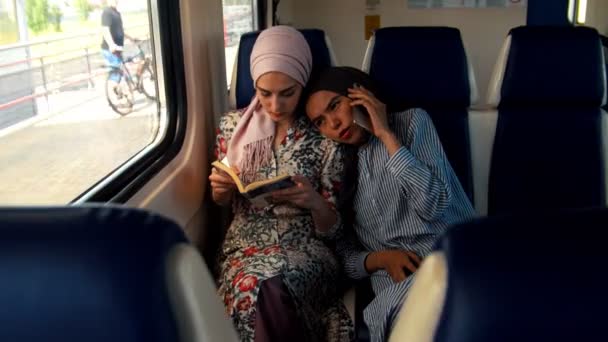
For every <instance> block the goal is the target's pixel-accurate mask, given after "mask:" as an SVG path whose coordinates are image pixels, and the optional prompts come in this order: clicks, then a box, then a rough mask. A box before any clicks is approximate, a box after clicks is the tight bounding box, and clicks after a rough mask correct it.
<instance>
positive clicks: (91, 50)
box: [0, 25, 149, 110]
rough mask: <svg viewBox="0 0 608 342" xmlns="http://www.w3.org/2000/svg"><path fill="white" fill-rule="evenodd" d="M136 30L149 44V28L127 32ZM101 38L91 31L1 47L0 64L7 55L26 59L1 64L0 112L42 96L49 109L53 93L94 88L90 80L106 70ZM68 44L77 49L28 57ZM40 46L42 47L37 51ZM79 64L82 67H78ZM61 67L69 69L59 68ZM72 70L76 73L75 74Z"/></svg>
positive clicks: (145, 26)
mask: <svg viewBox="0 0 608 342" xmlns="http://www.w3.org/2000/svg"><path fill="white" fill-rule="evenodd" d="M138 28H145V29H146V30H145V31H146V32H145V36H146V37H145V38H144V37H142V38H144V39H141V40H143V41H146V40H148V39H149V38H148V35H149V33H148V31H147V28H148V25H136V26H131V27H128V28H127V30H128V31H130V32H133V31H137V29H138ZM101 37H102V36H101V33H100V32H99V31H94V32H88V33H84V34H74V35H67V36H63V37H60V38H54V39H47V40H40V41H33V42H28V43H18V44H11V45H6V46H2V47H0V60H3V61H4V60H6V59H7V58H2V57H3V55H5V56H6V55H10V54H11V51H16V53H15V52H13V53H12V54H14V55H21V56H23V55H25V56H26V57H25V58H19V59H16V60H13V61H9V62H4V63H1V64H0V84H5V86H4V87H3V88H4V91H3V90H2V88H0V110H7V109H9V108H11V107H14V106H17V105H19V104H21V103H24V102H27V101H32V100H34V99H36V98H38V97H42V96H44V97H45V98H46V102H47V106H48V95H49V94H51V93H52V92H55V91H59V90H61V89H63V88H66V87H69V86H74V85H76V84H78V83H83V82H87V83H88V86H89V87H93V86H94V82H93V79H94V78H95V77H97V76H99V75H101V74H103V73H104V72H106V69H107V67H106V66H105V64H104V62H103V59H102V56H101V53H100V49H101V48H100V43H101V39H102V38H101ZM70 40H78V43H77V44H74V45H77V46H78V47H76V48H70V49H59V51H57V52H51V53H46V54H44V53H43V54H40V55H37V56H30V53H31V52H30V51H31V49H32V47H35V46H36V47H38V50H41V51H49V50H51V51H52V50H53V49H49V47H50V45H51V44H57V43H62V44H65V43H66V42H67V41H70ZM41 45H42V46H43V47H40V46H41ZM19 50H21V51H19ZM78 64H83V65H81V66H80V67H78ZM61 65H67V66H68V67H63V68H61ZM98 65H99V66H100V67H98ZM83 66H84V68H83ZM49 69H50V70H49ZM53 69H55V70H53ZM78 69H80V70H78ZM75 70H77V72H74V71H75ZM50 71H54V73H55V75H54V76H55V77H53V75H50V74H51V73H52V72H50ZM19 80H21V81H22V82H19ZM7 84H8V85H11V84H14V85H15V86H14V87H10V88H9V89H10V90H11V91H12V92H9V91H7V90H6V89H7V87H6V85H7ZM18 85H26V87H25V88H21V89H19V87H18ZM39 88H42V89H41V90H40V89H39ZM2 92H4V94H2ZM24 93H27V95H24Z"/></svg>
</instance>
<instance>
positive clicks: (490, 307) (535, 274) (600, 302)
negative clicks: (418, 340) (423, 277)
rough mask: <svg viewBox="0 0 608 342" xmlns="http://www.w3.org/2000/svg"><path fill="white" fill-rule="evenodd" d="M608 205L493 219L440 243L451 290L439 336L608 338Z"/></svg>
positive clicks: (454, 340)
mask: <svg viewBox="0 0 608 342" xmlns="http://www.w3.org/2000/svg"><path fill="white" fill-rule="evenodd" d="M606 227H608V211H607V210H606V209H593V210H574V211H565V212H562V213H557V214H556V213H552V214H530V215H518V216H511V217H508V216H507V217H490V218H485V219H480V220H477V221H473V222H470V223H466V224H462V225H459V226H457V227H454V228H453V229H451V230H449V231H448V233H447V234H446V235H445V236H443V237H442V238H441V239H440V241H439V242H438V250H439V252H441V253H443V255H444V256H445V260H446V263H447V291H446V293H445V299H444V301H443V307H442V309H441V313H440V316H439V321H438V325H437V328H436V331H435V339H434V340H435V341H437V342H443V341H446V342H447V341H449V342H460V341H463V342H464V341H467V342H471V341H496V342H502V341H597V340H605V339H606V337H607V336H608V335H607V333H606V329H605V317H606V308H607V307H608V296H607V295H606V288H608V277H606V276H605V274H604V272H603V271H602V270H603V269H604V268H605V265H606V263H608V250H607V249H606V248H605V243H604V239H603V238H601V237H602V236H603V234H604V231H605V229H606Z"/></svg>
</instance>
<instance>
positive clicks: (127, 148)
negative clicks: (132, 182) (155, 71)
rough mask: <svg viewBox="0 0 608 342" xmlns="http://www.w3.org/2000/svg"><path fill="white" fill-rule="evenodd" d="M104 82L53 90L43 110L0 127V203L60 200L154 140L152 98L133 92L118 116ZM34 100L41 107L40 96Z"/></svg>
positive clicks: (155, 120)
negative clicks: (129, 107)
mask: <svg viewBox="0 0 608 342" xmlns="http://www.w3.org/2000/svg"><path fill="white" fill-rule="evenodd" d="M103 84H104V82H103V81H102V80H99V81H97V82H96V85H97V87H96V88H93V89H84V90H78V91H67V92H61V93H58V94H54V95H52V96H51V97H50V98H49V109H50V112H49V113H48V114H44V113H43V114H41V115H39V116H38V117H37V118H36V119H35V120H31V121H29V122H26V123H22V124H20V125H17V126H13V127H9V128H8V129H5V130H0V205H11V204H65V203H67V202H69V201H71V200H72V199H74V198H75V197H77V196H78V195H79V194H81V193H82V192H84V191H85V190H87V189H88V188H89V187H91V186H92V185H94V184H95V183H96V182H98V181H99V180H101V179H102V178H103V177H104V176H106V175H107V174H108V173H110V172H111V171H112V170H114V169H116V168H117V167H118V166H120V165H121V164H123V163H124V162H125V161H127V160H128V159H129V158H131V157H132V156H133V155H135V154H136V153H137V152H139V151H141V150H142V149H143V148H145V147H146V146H147V145H148V144H150V142H152V141H153V139H154V138H155V136H156V134H157V131H158V125H159V124H158V115H157V106H156V103H155V102H152V101H150V100H147V99H145V98H144V97H143V95H141V94H138V95H137V96H136V105H135V108H134V111H133V112H132V113H131V114H129V115H128V116H125V117H121V116H119V115H118V114H116V113H114V112H113V111H112V109H111V108H110V107H109V106H108V104H107V102H106V100H105V96H103V88H102V87H103ZM38 104H39V107H40V108H46V102H45V100H44V98H41V99H39V100H38ZM43 112H44V111H43Z"/></svg>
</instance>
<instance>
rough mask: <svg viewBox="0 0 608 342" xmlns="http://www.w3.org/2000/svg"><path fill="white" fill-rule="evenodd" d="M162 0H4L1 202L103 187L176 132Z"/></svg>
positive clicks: (75, 194)
mask: <svg viewBox="0 0 608 342" xmlns="http://www.w3.org/2000/svg"><path fill="white" fill-rule="evenodd" d="M157 2H158V3H157ZM161 2H163V3H164V2H169V1H167V0H163V1H161V0H151V1H148V0H104V1H101V0H95V1H93V0H75V1H54V2H48V3H47V1H45V0H32V1H17V2H15V0H0V30H11V32H15V33H14V36H15V37H16V39H14V40H16V42H15V41H9V42H6V41H3V40H0V165H2V167H0V205H28V204H65V203H69V202H72V201H74V200H75V199H81V200H86V198H87V197H89V198H90V197H94V194H96V193H99V192H100V191H102V190H106V192H107V189H108V188H110V187H111V184H114V183H113V182H116V181H118V180H119V179H121V177H123V178H124V174H125V173H126V172H127V170H133V168H135V167H136V166H141V165H144V164H145V163H144V161H146V162H147V163H151V161H149V160H148V159H150V158H151V156H152V155H157V153H158V151H159V150H158V149H159V146H161V145H162V144H165V142H166V140H167V139H169V138H171V137H174V135H175V133H173V132H169V131H168V127H169V128H171V127H172V126H175V123H174V121H176V120H177V119H176V116H175V115H176V114H175V113H169V111H168V110H167V103H166V102H167V101H166V96H165V89H166V88H167V89H168V88H170V87H169V86H168V85H167V84H165V81H166V80H165V77H164V74H163V72H162V70H163V68H162V66H163V63H164V61H163V59H164V56H163V55H164V53H163V52H164V51H169V50H168V49H165V48H164V47H163V48H161V40H163V39H161V37H160V35H161V32H162V31H164V30H160V29H159V25H160V24H159V13H162V9H160V10H159V7H160V3H161ZM16 3H17V4H19V3H21V4H24V6H21V5H19V6H15V4H16ZM40 3H45V4H47V5H44V6H43V5H40ZM49 4H50V5H49ZM2 5H4V6H2ZM165 6H170V5H165ZM5 10H8V11H9V12H11V13H8V15H3V11H5ZM13 19H14V20H13ZM177 20H179V18H177ZM178 26H179V25H178ZM0 33H2V34H1V36H2V37H5V35H4V32H0ZM115 186H116V184H115ZM119 187H121V188H124V184H123V185H120V186H119ZM97 199H99V198H97Z"/></svg>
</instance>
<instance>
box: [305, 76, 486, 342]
mask: <svg viewBox="0 0 608 342" xmlns="http://www.w3.org/2000/svg"><path fill="white" fill-rule="evenodd" d="M374 92H375V87H374V84H373V82H372V80H371V79H370V77H369V76H368V75H367V74H366V73H364V72H362V71H360V70H357V69H354V68H350V67H332V68H328V69H326V70H323V71H322V72H321V73H320V74H319V75H317V76H316V77H314V79H313V80H311V81H310V83H309V88H308V94H309V97H308V101H307V104H306V112H307V115H308V118H309V119H310V120H311V122H312V123H313V124H314V125H315V126H316V127H317V128H318V129H319V131H320V132H321V134H323V135H324V136H326V137H328V138H330V139H332V140H334V141H337V142H339V143H342V144H347V145H352V146H353V147H354V148H355V150H354V151H353V153H352V156H351V157H352V158H351V162H352V163H353V166H352V167H348V166H347V170H349V172H351V173H349V174H348V175H347V176H348V177H347V178H346V180H345V182H344V184H343V188H344V190H343V195H344V196H345V198H343V200H341V208H340V209H341V211H342V212H343V222H344V224H345V225H349V226H350V227H345V229H344V232H345V234H346V236H345V237H344V238H340V239H338V240H337V241H338V243H339V245H338V253H339V254H340V256H341V257H342V258H343V260H344V264H345V268H346V273H347V274H348V275H349V276H350V277H352V278H355V279H360V278H363V277H367V276H371V283H372V288H373V290H374V293H375V295H376V296H375V298H374V300H373V301H372V302H371V303H370V305H369V306H368V307H367V308H366V309H365V311H364V319H365V321H366V323H367V325H368V327H369V329H370V335H371V338H372V341H384V340H385V339H386V338H387V337H388V331H389V330H390V329H391V327H392V323H393V320H394V318H395V316H396V314H397V313H398V311H399V308H400V307H401V304H402V302H403V300H404V298H405V295H406V293H407V290H408V288H409V287H410V285H411V283H412V281H413V278H414V274H415V272H416V269H417V268H418V266H419V264H420V262H421V259H422V258H424V257H425V256H426V255H427V254H429V253H430V252H431V249H432V246H433V244H434V242H435V239H436V237H437V236H438V235H439V234H441V233H442V232H443V231H444V230H445V229H446V228H447V227H448V226H450V225H452V224H454V223H457V222H459V221H463V220H466V219H468V218H471V217H473V216H474V214H475V212H474V210H473V207H472V205H471V203H470V201H469V199H468V198H467V196H466V194H465V192H464V190H463V189H462V186H461V185H460V183H459V182H458V179H457V178H456V175H455V173H454V171H453V170H452V167H451V166H450V164H449V162H448V160H447V159H446V156H445V153H444V151H443V148H442V146H441V143H440V142H439V138H438V136H437V133H436V132H435V128H434V126H433V123H432V121H431V119H430V117H429V116H428V114H427V113H426V112H425V111H424V110H422V109H418V108H415V109H409V110H407V111H403V112H398V113H390V114H388V115H387V113H386V106H385V105H384V104H383V103H382V102H381V101H380V100H378V98H376V96H375V95H374ZM353 211H354V212H353ZM353 230H354V234H348V233H349V232H353ZM355 234H356V236H357V237H358V241H357V239H356V238H354V235H355Z"/></svg>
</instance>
